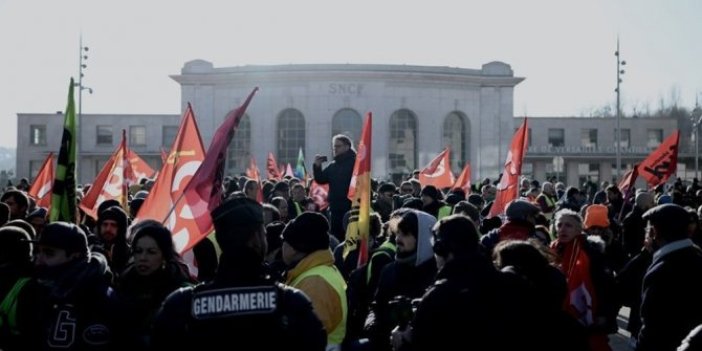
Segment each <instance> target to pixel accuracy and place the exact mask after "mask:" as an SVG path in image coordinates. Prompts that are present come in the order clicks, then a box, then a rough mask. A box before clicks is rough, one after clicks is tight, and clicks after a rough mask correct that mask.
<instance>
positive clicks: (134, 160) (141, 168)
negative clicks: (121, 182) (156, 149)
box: [127, 149, 156, 185]
mask: <svg viewBox="0 0 702 351" xmlns="http://www.w3.org/2000/svg"><path fill="white" fill-rule="evenodd" d="M127 159H128V160H129V166H130V167H131V169H132V171H131V172H130V174H129V177H130V179H129V183H130V185H131V184H136V183H138V182H139V179H141V178H153V177H154V175H155V174H156V171H154V169H153V168H151V166H149V164H148V163H146V161H144V159H143V158H141V157H140V156H139V155H138V154H137V153H136V152H134V150H132V149H128V150H127Z"/></svg>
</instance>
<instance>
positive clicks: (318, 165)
mask: <svg viewBox="0 0 702 351" xmlns="http://www.w3.org/2000/svg"><path fill="white" fill-rule="evenodd" d="M332 144H333V146H334V161H332V162H331V163H330V164H329V165H328V166H327V167H326V168H324V169H322V163H324V162H326V161H327V157H326V156H322V155H316V156H315V157H314V165H313V167H312V170H313V171H314V180H315V181H316V182H317V183H319V184H329V208H330V211H331V232H332V234H333V235H334V236H335V237H336V238H337V239H339V241H343V240H344V233H345V228H344V227H343V224H342V223H343V219H344V215H345V214H346V212H348V211H349V210H350V209H351V201H350V200H349V199H348V197H347V195H348V192H349V184H350V183H351V176H352V174H353V165H354V163H355V161H356V151H355V150H354V149H353V145H352V143H351V139H350V138H349V137H347V136H346V135H343V134H338V135H335V136H334V138H332Z"/></svg>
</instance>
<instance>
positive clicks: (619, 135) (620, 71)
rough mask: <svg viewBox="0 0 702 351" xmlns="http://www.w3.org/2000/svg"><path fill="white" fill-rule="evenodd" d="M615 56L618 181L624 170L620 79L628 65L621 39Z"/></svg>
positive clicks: (616, 174)
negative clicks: (620, 45) (622, 55)
mask: <svg viewBox="0 0 702 351" xmlns="http://www.w3.org/2000/svg"><path fill="white" fill-rule="evenodd" d="M614 56H616V57H617V88H616V89H614V91H615V92H616V93H617V128H616V132H615V133H616V139H615V140H616V142H617V147H616V150H617V171H616V173H615V176H616V177H617V179H619V176H620V175H621V174H620V173H621V169H622V150H621V148H622V145H621V143H622V129H621V124H620V123H621V122H620V120H621V118H622V112H621V108H620V106H619V101H620V99H619V95H620V94H619V93H620V89H619V84H620V83H621V82H622V79H621V78H620V76H621V75H622V74H624V70H623V69H621V66H624V65H626V61H624V60H621V59H620V57H619V38H617V51H615V52H614Z"/></svg>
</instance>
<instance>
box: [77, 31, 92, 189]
mask: <svg viewBox="0 0 702 351" xmlns="http://www.w3.org/2000/svg"><path fill="white" fill-rule="evenodd" d="M88 50H89V48H88V47H87V46H83V36H82V35H81V36H80V40H79V49H78V82H76V83H73V84H74V85H75V86H76V87H77V88H78V118H77V119H76V129H77V130H78V135H77V136H76V141H77V146H78V157H76V172H77V173H78V174H79V175H80V173H81V172H80V168H79V163H80V162H79V161H80V151H81V147H80V145H81V140H80V139H81V125H82V124H83V123H82V122H83V90H87V91H88V93H90V94H92V93H93V89H92V88H88V87H86V86H84V85H83V76H84V74H83V70H84V69H86V68H88V65H87V64H86V63H85V61H87V60H88ZM78 181H80V179H78Z"/></svg>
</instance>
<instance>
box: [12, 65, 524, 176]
mask: <svg viewBox="0 0 702 351" xmlns="http://www.w3.org/2000/svg"><path fill="white" fill-rule="evenodd" d="M171 78H173V79H174V80H175V81H177V82H178V83H179V84H180V85H181V91H182V98H181V107H182V110H184V109H185V107H186V106H187V104H188V103H191V104H192V106H193V110H194V112H195V116H196V119H197V122H198V125H199V129H200V133H201V135H202V140H203V143H204V144H205V145H206V146H207V145H209V142H210V140H211V138H212V135H213V134H214V131H215V130H216V128H217V127H218V126H219V125H220V124H221V122H222V121H223V119H224V117H225V116H226V114H227V112H229V111H230V110H231V109H232V108H235V107H237V106H239V105H240V104H241V103H242V102H243V100H244V99H245V97H246V96H247V95H248V93H249V92H250V91H251V90H252V89H253V88H254V87H255V86H258V87H259V89H260V90H259V92H258V93H257V94H256V97H255V98H254V99H253V100H252V102H251V104H250V105H249V107H248V109H247V113H246V116H245V117H244V119H243V120H242V122H241V124H240V126H239V129H238V130H237V134H236V136H235V139H234V141H233V142H232V145H230V151H231V152H230V153H229V159H228V167H229V171H230V173H235V174H237V173H241V172H243V171H244V169H245V168H246V166H247V165H248V163H249V160H250V158H251V157H253V158H255V160H256V162H257V164H258V165H265V160H266V156H267V155H268V152H272V153H273V154H274V155H275V156H276V158H277V160H278V162H279V163H281V164H286V163H290V164H292V165H293V166H294V165H295V163H296V162H297V158H298V154H299V152H300V150H302V152H303V154H304V155H306V161H307V164H308V167H309V165H310V163H311V162H312V160H313V158H314V155H315V154H322V155H331V153H332V150H331V145H332V143H331V138H332V136H333V135H335V134H338V133H344V134H348V135H349V136H350V137H351V138H352V139H353V140H354V143H357V142H358V138H359V137H360V133H361V126H362V119H363V116H364V115H365V114H366V112H372V113H373V165H372V167H373V176H374V177H378V178H384V179H395V180H399V179H401V178H402V177H403V176H405V175H407V174H409V173H411V172H412V171H413V170H414V169H418V168H421V167H423V166H424V165H426V164H427V163H428V162H430V160H431V159H432V158H433V157H434V156H435V155H436V154H437V153H439V152H440V151H441V150H442V149H443V148H444V147H446V146H450V147H451V150H452V160H451V166H452V169H453V170H454V172H456V173H458V172H460V170H461V169H462V167H463V165H464V163H465V162H470V163H471V166H472V168H473V172H474V174H475V175H476V176H481V175H483V174H485V175H492V174H496V173H497V172H498V170H499V169H500V168H501V162H500V161H499V160H500V159H502V160H504V158H505V156H506V153H507V150H506V149H505V148H504V147H503V145H505V144H506V143H508V142H509V139H510V138H511V130H512V129H513V122H514V118H513V97H514V87H515V86H516V85H517V84H518V83H519V82H521V81H522V80H523V78H519V77H515V76H514V74H513V72H512V69H511V67H510V66H509V65H507V64H505V63H501V62H491V63H487V64H485V65H483V66H482V68H481V69H464V68H450V67H426V66H404V65H402V66H398V65H350V64H349V65H347V64H341V65H333V64H332V65H280V66H243V67H230V68H215V67H213V65H212V64H211V63H210V62H207V61H203V60H195V61H190V62H187V63H186V64H185V66H184V67H183V69H182V71H181V74H179V75H174V76H172V77H171ZM81 119H82V121H80V125H81V127H80V128H81V130H80V139H79V140H80V142H79V143H80V144H81V146H80V147H79V148H80V157H79V167H80V175H79V179H80V181H81V182H90V181H91V180H92V179H93V178H94V176H95V175H96V174H97V172H98V171H99V169H100V167H101V165H102V164H104V162H105V161H106V160H107V158H108V157H109V155H110V153H111V152H112V150H113V149H114V147H115V146H116V145H117V143H118V142H119V133H120V131H121V129H126V130H127V133H128V134H129V136H130V140H129V144H130V147H132V148H133V149H134V150H135V151H136V152H137V153H138V154H140V155H142V156H143V157H144V158H145V159H146V160H147V162H149V163H150V164H152V165H153V166H154V167H159V166H160V160H159V157H158V155H159V154H160V148H161V147H164V146H165V147H166V148H168V147H169V145H165V144H164V143H165V140H166V139H169V138H167V136H170V135H171V134H172V133H173V132H174V131H177V125H178V121H179V117H178V116H172V115H161V116H138V115H89V114H84V115H83V116H82V118H81ZM62 121H63V119H62V116H61V115H42V114H19V115H18V158H17V172H18V176H29V177H32V176H33V175H34V174H35V173H36V171H37V167H38V166H37V165H41V160H43V159H44V157H45V156H46V154H48V152H51V151H56V150H58V145H59V143H60V133H56V134H54V135H51V136H48V135H46V134H47V131H48V130H51V131H53V130H61V129H60V128H61V123H62ZM42 126H43V127H42ZM42 128H43V129H42ZM47 128H48V129H47ZM54 128H58V129H54ZM110 135H111V139H110V137H109V136H110ZM109 140H111V143H110V142H108V141H109ZM330 159H331V157H330Z"/></svg>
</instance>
